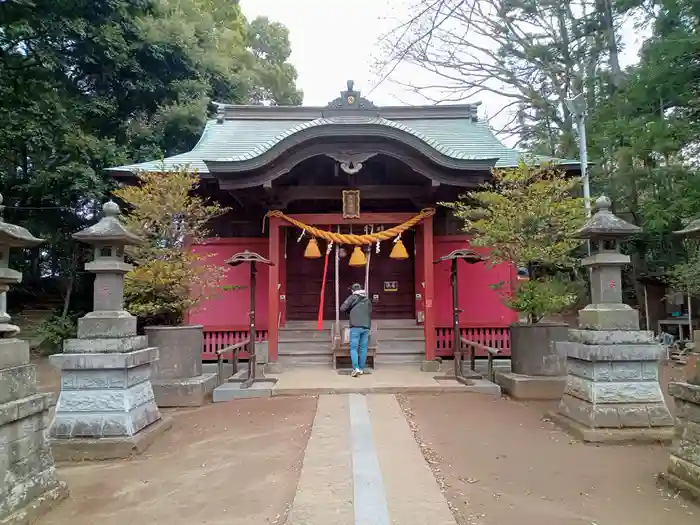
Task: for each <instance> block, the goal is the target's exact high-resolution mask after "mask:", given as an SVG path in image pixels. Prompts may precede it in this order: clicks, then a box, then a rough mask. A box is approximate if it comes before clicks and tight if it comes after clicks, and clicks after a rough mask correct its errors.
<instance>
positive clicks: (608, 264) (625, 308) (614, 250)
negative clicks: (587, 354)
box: [576, 196, 642, 330]
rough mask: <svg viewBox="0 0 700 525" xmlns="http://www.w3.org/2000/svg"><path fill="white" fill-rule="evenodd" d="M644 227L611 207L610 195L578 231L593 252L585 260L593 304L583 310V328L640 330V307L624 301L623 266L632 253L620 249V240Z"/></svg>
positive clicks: (599, 199)
mask: <svg viewBox="0 0 700 525" xmlns="http://www.w3.org/2000/svg"><path fill="white" fill-rule="evenodd" d="M641 231H642V229H641V228H640V227H639V226H635V225H634V224H630V223H629V222H627V221H624V220H622V219H620V218H619V217H617V216H616V215H614V214H613V213H612V212H611V211H610V199H608V198H607V197H605V196H602V197H599V198H598V200H596V202H595V213H594V214H593V216H592V217H591V218H590V219H589V220H588V222H587V223H586V224H585V225H584V226H583V228H581V229H580V230H579V231H578V232H577V235H576V236H577V237H578V238H579V239H587V240H588V241H589V242H590V247H591V252H590V255H589V256H588V257H586V258H585V259H583V260H582V261H581V265H582V266H587V267H589V268H590V269H591V304H589V305H588V306H586V307H585V308H584V309H583V310H581V311H580V312H579V328H585V329H591V330H639V314H638V312H637V310H635V309H634V308H632V307H631V306H629V305H626V304H624V303H623V302H622V268H623V267H624V266H626V265H628V264H629V263H630V257H629V255H624V254H623V253H621V252H620V241H623V240H625V239H628V238H630V237H632V236H633V235H635V234H637V233H639V232H641Z"/></svg>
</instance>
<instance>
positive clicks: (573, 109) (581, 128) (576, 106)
mask: <svg viewBox="0 0 700 525" xmlns="http://www.w3.org/2000/svg"><path fill="white" fill-rule="evenodd" d="M564 103H565V104H566V107H567V109H568V110H569V112H570V113H571V114H572V115H573V116H574V117H575V118H576V125H577V127H578V141H579V158H580V159H581V183H582V184H583V198H584V199H585V201H586V202H585V206H586V217H590V216H591V185H590V181H589V180H588V146H587V144H586V109H587V108H586V99H585V98H584V96H583V93H579V94H578V95H576V96H575V97H574V98H567V99H566V100H564Z"/></svg>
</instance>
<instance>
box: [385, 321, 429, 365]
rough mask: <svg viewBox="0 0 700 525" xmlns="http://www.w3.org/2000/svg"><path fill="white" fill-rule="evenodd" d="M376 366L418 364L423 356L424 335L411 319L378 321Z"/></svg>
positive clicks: (420, 327)
mask: <svg viewBox="0 0 700 525" xmlns="http://www.w3.org/2000/svg"><path fill="white" fill-rule="evenodd" d="M378 324H379V330H378V331H377V364H378V365H382V364H404V363H420V362H422V361H423V358H424V356H425V333H424V331H423V327H422V326H418V325H416V322H415V321H414V320H413V319H401V320H382V321H378Z"/></svg>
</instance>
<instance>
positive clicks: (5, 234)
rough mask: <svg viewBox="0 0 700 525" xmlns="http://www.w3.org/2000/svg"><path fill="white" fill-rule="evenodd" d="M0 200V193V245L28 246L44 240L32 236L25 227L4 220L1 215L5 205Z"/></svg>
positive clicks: (0, 198)
mask: <svg viewBox="0 0 700 525" xmlns="http://www.w3.org/2000/svg"><path fill="white" fill-rule="evenodd" d="M2 202H3V197H2V194H0V245H2V246H9V247H10V248H29V247H31V246H37V245H39V244H41V243H42V242H44V239H39V238H38V237H34V236H33V235H32V234H31V233H30V232H29V230H27V229H26V228H22V227H21V226H17V225H16V224H10V223H7V222H5V220H4V219H3V217H2V212H3V211H4V209H5V206H3V205H2Z"/></svg>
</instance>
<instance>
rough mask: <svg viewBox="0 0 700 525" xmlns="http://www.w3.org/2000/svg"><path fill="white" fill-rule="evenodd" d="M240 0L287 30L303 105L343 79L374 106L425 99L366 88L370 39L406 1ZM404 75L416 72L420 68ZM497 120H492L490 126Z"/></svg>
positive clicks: (250, 13)
mask: <svg viewBox="0 0 700 525" xmlns="http://www.w3.org/2000/svg"><path fill="white" fill-rule="evenodd" d="M240 3H241V7H242V9H243V12H244V14H245V15H246V17H247V18H248V19H253V18H255V17H256V16H267V17H268V18H270V19H271V20H274V21H277V22H281V23H282V24H284V25H285V26H287V28H288V29H289V32H290V40H291V44H292V57H291V61H292V63H293V64H294V65H295V66H296V68H297V71H298V72H299V79H298V86H299V87H300V88H301V89H302V90H303V91H304V104H305V105H325V104H326V103H328V102H329V101H331V100H332V99H334V98H335V97H337V96H338V94H339V92H340V91H341V90H342V89H344V87H345V83H346V81H347V80H349V79H352V80H354V81H355V88H356V89H358V90H360V91H362V93H363V95H365V96H367V98H369V99H370V100H371V101H372V102H374V103H375V104H377V105H379V106H382V105H392V104H393V105H396V104H421V103H425V101H424V100H423V99H422V98H421V97H419V96H417V95H415V94H412V93H407V92H405V91H403V90H402V89H401V88H399V87H397V86H396V85H392V84H391V83H390V82H383V83H381V85H380V86H379V87H378V88H376V89H375V90H374V91H372V88H373V87H374V85H375V84H376V83H377V81H378V78H376V77H375V76H374V75H373V74H372V71H371V70H372V64H373V62H374V60H375V59H376V58H378V54H379V50H378V49H377V48H376V46H375V44H376V42H377V40H378V39H379V38H380V36H381V35H382V34H384V33H385V32H386V31H388V30H390V29H392V27H395V24H396V20H397V19H404V16H403V14H404V13H405V12H406V6H407V5H409V4H410V3H413V2H412V1H411V0H352V1H351V2H341V1H338V0H241V2H240ZM625 29H626V30H625V34H623V38H624V40H625V42H626V50H625V52H624V53H623V56H622V57H621V61H622V62H623V67H624V66H625V65H627V64H630V63H631V62H634V61H635V60H636V56H637V52H638V49H639V44H640V35H639V33H638V32H635V31H634V30H633V29H632V27H631V24H630V25H629V27H627V28H625ZM625 37H626V38H625ZM398 74H399V75H405V74H406V72H401V71H399V72H398ZM410 74H411V75H416V74H418V75H420V72H418V73H416V72H415V71H411V73H410ZM428 78H429V77H428ZM423 81H425V79H421V80H419V81H418V82H417V83H418V84H420V83H422V82H423ZM370 92H371V93H370ZM479 99H480V101H481V102H482V103H483V105H482V106H481V108H480V113H481V115H482V116H483V115H484V114H486V115H494V114H496V113H497V112H498V110H499V109H500V108H501V107H502V106H503V105H504V102H503V100H501V99H500V98H499V97H498V96H495V95H489V94H485V93H483V94H481V95H480V97H479ZM503 118H507V117H506V116H505V115H504V116H503ZM498 124H499V123H498V122H492V125H493V126H494V127H498Z"/></svg>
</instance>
